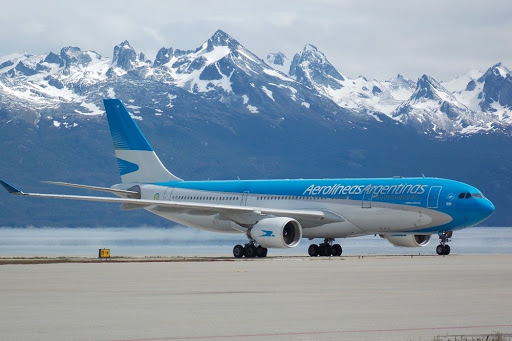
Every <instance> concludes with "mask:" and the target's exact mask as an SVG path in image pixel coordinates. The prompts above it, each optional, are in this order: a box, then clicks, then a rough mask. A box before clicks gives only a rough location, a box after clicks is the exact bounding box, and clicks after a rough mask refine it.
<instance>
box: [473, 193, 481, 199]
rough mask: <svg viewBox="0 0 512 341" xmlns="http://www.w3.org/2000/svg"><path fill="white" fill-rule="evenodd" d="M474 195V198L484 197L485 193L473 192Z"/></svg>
mask: <svg viewBox="0 0 512 341" xmlns="http://www.w3.org/2000/svg"><path fill="white" fill-rule="evenodd" d="M472 196H473V197H474V198H483V195H482V194H481V193H473V194H472Z"/></svg>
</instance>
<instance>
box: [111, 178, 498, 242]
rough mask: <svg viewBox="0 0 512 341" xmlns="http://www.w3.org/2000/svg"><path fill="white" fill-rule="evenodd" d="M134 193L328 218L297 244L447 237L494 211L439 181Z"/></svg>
mask: <svg viewBox="0 0 512 341" xmlns="http://www.w3.org/2000/svg"><path fill="white" fill-rule="evenodd" d="M131 186H133V184H123V185H122V186H121V187H118V186H116V188H128V187H131ZM140 189H141V198H142V199H153V200H163V201H172V202H196V203H205V204H213V205H215V204H219V205H239V206H251V207H262V206H264V207H272V208H276V209H307V210H321V211H323V212H327V213H329V214H330V215H331V216H332V219H326V220H323V221H315V220H311V221H303V222H301V224H302V227H303V235H302V236H303V237H304V238H345V237H355V236H360V235H366V234H376V233H378V234H385V233H396V232H403V233H415V234H433V233H437V232H440V231H453V230H458V229H462V228H466V227H469V226H472V225H475V224H478V223H479V222H481V221H482V220H484V219H485V218H487V217H488V215H489V212H492V210H493V209H494V208H493V206H492V203H490V201H489V200H487V199H486V198H485V197H484V196H483V195H482V193H481V192H480V191H479V190H478V189H476V188H475V187H472V186H469V185H467V184H464V183H461V182H457V181H453V180H446V179H438V178H402V177H397V178H372V179H307V180H306V179H304V180H303V179H300V180H235V181H186V182H169V183H155V184H152V185H147V184H146V185H140ZM468 193H469V195H468ZM466 197H467V198H466ZM146 209H147V210H149V211H151V212H152V213H155V214H157V215H159V216H162V217H164V218H166V219H169V220H172V221H176V222H178V223H181V224H184V225H188V226H192V227H196V228H200V229H205V230H211V231H218V232H240V229H239V228H237V226H234V224H233V221H232V219H227V217H223V216H222V215H219V214H211V215H204V214H197V215H196V214H194V210H187V209H182V210H169V209H161V208H160V207H156V208H152V207H147V208H146ZM337 218H338V219H337ZM250 223H251V222H250V221H249V222H248V225H250Z"/></svg>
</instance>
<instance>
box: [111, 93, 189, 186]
mask: <svg viewBox="0 0 512 341" xmlns="http://www.w3.org/2000/svg"><path fill="white" fill-rule="evenodd" d="M103 104H104V105H105V110H106V112H107V119H108V125H109V127H110V134H111V135H112V142H113V143H114V150H115V153H116V157H117V165H118V167H119V174H120V175H121V181H122V182H125V183H126V182H150V183H152V182H168V181H182V180H181V179H180V178H178V177H176V176H174V175H173V174H172V173H171V172H169V171H168V170H167V168H165V167H164V165H163V164H162V162H161V161H160V159H159V158H158V156H157V155H156V153H155V152H154V151H153V148H151V146H150V145H149V142H148V141H147V140H146V138H145V137H144V135H143V134H142V132H141V131H140V129H139V127H138V126H137V124H136V123H135V121H134V120H133V119H132V118H131V117H130V114H129V113H128V110H126V108H125V106H124V105H123V103H122V102H121V101H120V100H119V99H105V100H103Z"/></svg>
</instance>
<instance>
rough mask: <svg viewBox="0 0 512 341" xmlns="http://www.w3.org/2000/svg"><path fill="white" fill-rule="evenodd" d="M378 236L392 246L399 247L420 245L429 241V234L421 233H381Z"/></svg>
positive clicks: (424, 244)
mask: <svg viewBox="0 0 512 341" xmlns="http://www.w3.org/2000/svg"><path fill="white" fill-rule="evenodd" d="M380 236H381V238H384V239H387V240H388V242H390V243H391V244H393V245H394V246H401V247H422V246H426V245H427V244H428V242H429V241H430V235H423V234H381V235H380Z"/></svg>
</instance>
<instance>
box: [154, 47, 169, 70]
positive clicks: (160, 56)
mask: <svg viewBox="0 0 512 341" xmlns="http://www.w3.org/2000/svg"><path fill="white" fill-rule="evenodd" d="M173 53H174V50H173V48H172V47H169V48H166V47H162V48H161V49H160V50H158V53H157V54H156V57H155V62H154V63H153V66H155V67H156V66H162V65H164V64H167V63H168V62H169V61H170V60H171V58H172V56H173Z"/></svg>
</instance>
